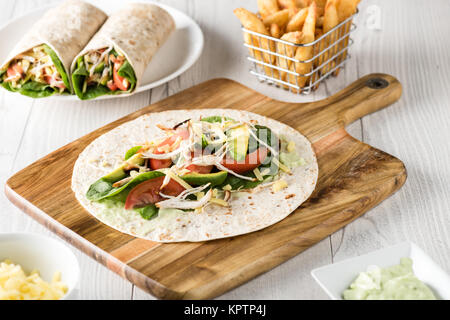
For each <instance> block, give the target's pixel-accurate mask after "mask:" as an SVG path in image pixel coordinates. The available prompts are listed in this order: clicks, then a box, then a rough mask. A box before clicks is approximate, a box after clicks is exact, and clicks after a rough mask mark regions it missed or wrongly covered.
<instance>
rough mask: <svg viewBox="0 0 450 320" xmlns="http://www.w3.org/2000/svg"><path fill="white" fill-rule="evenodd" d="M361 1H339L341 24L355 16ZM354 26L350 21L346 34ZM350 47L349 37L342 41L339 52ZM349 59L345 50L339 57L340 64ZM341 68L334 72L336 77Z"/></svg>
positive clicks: (345, 28)
mask: <svg viewBox="0 0 450 320" xmlns="http://www.w3.org/2000/svg"><path fill="white" fill-rule="evenodd" d="M360 1H361V0H339V1H338V5H337V12H338V18H339V23H341V22H343V21H345V20H347V19H348V18H350V17H351V16H352V15H353V14H355V12H356V8H357V6H358V4H359V2H360ZM351 26H352V21H349V22H347V23H346V24H345V26H344V30H345V31H344V32H345V33H348V32H349V31H350V28H351ZM347 46H348V37H347V38H346V39H344V40H343V41H341V43H340V44H339V46H338V50H339V51H341V50H342V49H344V48H345V47H347ZM346 58H347V50H345V51H344V52H343V53H342V54H341V55H340V57H338V59H337V60H338V64H340V63H341V62H342V61H344V60H345V59H346ZM339 71H340V68H338V69H336V71H334V75H335V76H337V75H338V74H339Z"/></svg>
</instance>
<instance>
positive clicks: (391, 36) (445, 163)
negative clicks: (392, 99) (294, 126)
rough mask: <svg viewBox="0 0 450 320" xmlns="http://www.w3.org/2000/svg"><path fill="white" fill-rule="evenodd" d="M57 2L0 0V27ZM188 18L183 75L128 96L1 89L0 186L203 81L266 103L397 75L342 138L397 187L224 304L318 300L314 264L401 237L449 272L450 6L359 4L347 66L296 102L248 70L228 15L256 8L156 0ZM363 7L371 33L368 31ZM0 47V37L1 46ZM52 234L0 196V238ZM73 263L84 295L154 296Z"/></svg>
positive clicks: (84, 261)
mask: <svg viewBox="0 0 450 320" xmlns="http://www.w3.org/2000/svg"><path fill="white" fill-rule="evenodd" d="M58 2H59V0H51V1H47V0H45V1H44V0H15V1H2V2H1V10H0V22H1V23H4V22H6V21H8V20H9V19H12V18H14V17H17V16H20V15H22V14H23V13H25V12H28V11H31V10H34V9H35V8H38V7H40V6H44V5H47V4H49V3H58ZM161 2H163V3H166V4H168V5H171V6H173V7H176V8H178V9H180V10H182V11H184V12H186V13H187V14H188V15H190V16H191V17H193V18H194V19H195V20H196V21H197V22H198V23H199V25H200V27H201V28H202V30H203V32H204V35H205V40H206V42H205V48H204V52H203V54H202V56H201V58H200V59H199V61H198V62H197V63H196V64H195V65H194V66H193V67H192V68H191V69H190V70H188V71H187V72H186V73H184V74H183V75H181V76H179V77H178V78H176V79H175V80H173V81H170V82H169V83H167V84H165V85H162V86H160V87H158V88H155V89H153V90H151V91H147V92H143V93H140V94H136V95H134V96H132V97H129V98H126V99H117V100H103V101H94V102H69V103H65V102H64V103H62V102H61V101H60V100H59V101H55V100H45V99H43V100H32V99H28V98H25V97H22V96H20V95H17V94H11V93H9V92H6V90H1V91H0V138H1V139H0V141H1V143H0V181H1V183H2V184H3V183H4V182H5V181H6V179H7V178H8V177H9V176H11V175H12V174H13V173H14V172H17V171H18V170H20V169H22V168H24V167H25V166H27V165H29V164H31V163H32V162H33V161H35V160H37V159H39V158H40V157H42V156H44V155H46V154H48V153H49V152H51V151H53V150H55V149H57V148H59V147H61V146H63V145H65V144H67V143H69V142H71V141H72V140H74V139H77V138H78V137H80V136H82V135H84V134H87V133H89V132H90V131H92V130H94V129H96V128H98V127H100V126H103V125H104V124H107V123H109V122H111V121H113V120H116V119H118V118H120V117H122V116H125V115H126V114H129V113H131V112H133V111H136V110H138V109H140V108H142V107H144V106H146V105H148V104H150V103H154V102H156V101H158V100H161V99H163V98H165V97H167V96H168V95H172V94H174V93H177V92H179V91H180V90H183V89H185V88H188V87H191V86H193V85H195V84H198V83H200V82H203V81H205V80H208V79H211V78H217V77H226V78H231V79H234V80H237V81H239V82H241V83H243V84H245V85H246V86H249V87H251V88H253V89H255V90H257V91H259V92H262V93H264V94H266V95H268V96H270V97H272V98H276V99H280V100H287V101H298V102H300V101H306V100H311V99H322V98H324V97H326V96H328V95H330V94H333V93H335V92H337V91H339V90H340V89H343V88H344V87H345V86H347V85H349V84H350V83H351V82H353V81H354V80H356V79H358V78H359V77H361V76H363V75H365V74H367V73H372V72H385V73H390V74H392V75H394V76H396V77H397V78H398V79H399V80H400V81H401V82H402V84H403V89H404V91H403V92H404V93H403V97H402V98H401V100H400V101H399V102H398V103H396V104H395V105H393V106H391V107H389V108H387V109H385V110H382V111H380V112H377V113H375V114H373V115H369V116H366V117H364V118H363V119H362V120H360V121H357V122H356V123H354V124H352V125H351V126H350V127H349V128H348V130H349V132H350V133H351V134H352V135H353V136H355V137H357V138H358V139H361V140H362V141H364V142H367V143H369V144H371V145H373V146H375V147H377V148H380V149H381V150H384V151H386V152H388V153H390V154H392V155H394V156H396V157H398V158H400V159H401V160H403V161H404V163H405V165H406V167H407V170H408V180H407V182H406V184H405V185H404V186H403V188H401V189H400V191H398V192H397V193H396V194H395V195H394V196H392V197H391V198H389V199H387V200H386V201H384V202H383V203H382V204H380V205H379V206H378V207H376V208H374V209H372V210H370V211H369V212H367V213H366V214H365V215H364V216H363V217H361V218H359V219H357V220H356V221H355V222H353V223H351V224H349V225H348V226H347V227H345V228H344V229H342V230H340V231H338V232H336V233H335V234H333V235H332V236H330V237H328V238H326V239H324V240H322V241H321V242H320V243H318V244H316V245H315V246H313V247H312V248H310V249H308V250H306V251H305V252H303V253H302V254H300V255H298V256H296V257H294V258H293V259H291V260H290V261H288V262H286V263H284V264H282V265H280V266H279V267H277V268H275V269H274V270H272V271H270V272H267V273H266V274H264V275H262V276H260V277H258V278H256V279H254V280H252V281H250V282H249V283H247V284H244V285H242V286H241V287H239V288H237V289H235V290H232V291H230V292H228V293H226V294H224V295H223V296H221V297H220V298H224V299H225V298H227V299H234V298H235V299H326V298H327V296H326V295H325V293H324V292H323V291H322V290H321V289H320V288H319V286H318V285H317V284H316V283H315V282H314V280H313V279H312V278H311V276H310V271H311V270H312V269H313V268H315V267H318V266H322V265H325V264H328V263H331V262H335V261H339V260H342V259H346V258H349V257H353V256H356V255H360V254H364V253H367V252H369V251H372V250H375V249H379V248H382V247H385V246H389V245H392V244H395V243H398V242H401V241H403V240H411V241H413V242H415V243H416V244H418V245H419V246H420V247H422V248H423V249H424V250H425V251H426V252H427V253H429V254H430V255H431V257H432V258H433V259H434V260H435V261H436V262H437V263H438V264H439V265H440V266H441V267H443V268H444V270H446V271H447V272H449V273H450V187H449V186H450V161H449V159H450V143H449V139H450V125H449V123H450V90H449V84H450V51H449V49H448V48H450V37H449V36H448V34H449V32H450V22H449V21H448V17H449V16H450V1H448V0H434V1H432V2H431V1H426V0H402V1H382V0H362V4H361V5H360V14H359V16H358V17H357V18H356V23H357V25H358V29H357V30H356V32H355V34H354V40H355V44H354V46H353V47H352V49H351V55H352V59H351V60H350V62H349V63H348V64H347V66H346V68H345V70H344V72H342V73H341V74H340V76H339V77H338V78H335V79H331V80H329V81H328V82H327V83H326V84H325V85H322V86H321V87H320V89H319V90H318V91H317V92H315V93H314V94H313V95H311V96H308V97H304V96H296V95H293V94H290V93H288V92H286V91H284V90H280V89H276V88H274V87H270V86H267V85H265V84H260V83H259V82H258V81H257V80H256V79H254V78H253V77H252V76H251V75H250V74H248V72H247V71H248V68H249V65H248V64H247V62H246V60H245V50H244V48H243V47H242V44H241V39H242V36H241V33H240V29H239V28H240V24H239V22H238V21H237V19H236V18H235V17H234V16H233V14H232V10H233V9H234V8H236V7H240V6H244V7H246V8H247V9H251V10H253V11H256V0H248V1H237V0H233V1H230V0H214V1H212V0H184V1H182V0H165V1H161ZM371 5H376V6H378V7H379V8H380V9H381V29H380V30H373V29H371V28H369V27H368V25H367V24H366V22H367V20H368V17H369V11H368V8H369V7H370V6H371ZM0 42H1V39H0ZM16 231H20V232H36V233H42V234H47V235H51V236H54V235H53V234H51V232H49V231H48V230H46V229H45V228H44V227H42V226H41V225H40V224H38V223H37V222H35V221H34V220H32V219H31V218H29V217H28V216H26V215H25V214H24V213H22V212H21V211H20V210H19V209H17V208H16V207H14V206H13V205H12V204H11V203H10V202H9V201H8V200H7V199H6V198H5V196H4V194H3V193H2V194H0V232H16ZM74 251H75V253H76V255H77V257H78V259H79V261H80V265H81V272H82V278H81V284H80V291H81V292H80V293H81V294H80V297H81V298H83V299H152V297H151V296H150V295H148V294H147V293H145V292H143V291H141V290H140V289H138V288H136V287H135V286H133V285H132V284H131V283H129V282H128V281H126V280H124V279H122V278H120V277H119V276H117V275H116V274H114V273H113V272H111V271H109V270H108V269H106V268H105V267H103V266H102V265H100V264H99V263H97V262H95V261H94V260H92V259H91V258H89V257H87V256H86V255H84V254H83V253H81V252H80V251H78V250H76V249H74Z"/></svg>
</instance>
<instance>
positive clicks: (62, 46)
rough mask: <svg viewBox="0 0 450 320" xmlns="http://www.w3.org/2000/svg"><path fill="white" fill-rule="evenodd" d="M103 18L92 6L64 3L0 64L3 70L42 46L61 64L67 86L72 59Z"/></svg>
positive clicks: (100, 12)
mask: <svg viewBox="0 0 450 320" xmlns="http://www.w3.org/2000/svg"><path fill="white" fill-rule="evenodd" d="M106 18H107V15H106V14H105V13H104V12H103V11H102V10H100V9H98V8H96V7H95V6H93V5H91V4H89V3H86V2H83V1H77V0H68V1H65V2H64V3H62V4H61V5H59V6H57V7H55V8H53V9H50V10H49V11H47V12H46V13H45V14H44V15H43V16H42V18H40V19H39V20H38V21H37V22H36V23H35V24H34V25H33V27H32V28H31V29H30V31H29V32H27V33H26V34H25V35H24V36H23V38H22V39H21V40H20V41H19V43H18V44H17V45H16V46H15V47H14V49H13V50H12V51H11V53H10V54H9V56H8V58H7V59H6V60H5V62H3V64H2V66H1V68H0V69H3V68H4V67H5V66H6V65H7V64H8V63H9V62H10V61H11V60H12V59H14V58H15V57H16V56H18V55H19V54H21V53H24V52H26V51H28V50H31V49H32V48H34V47H36V46H39V45H42V44H46V45H47V46H49V47H50V48H51V49H52V50H53V51H54V52H55V53H56V56H57V58H58V59H59V60H60V62H61V63H62V65H63V67H64V69H65V72H66V75H67V77H68V79H69V80H68V81H69V84H70V76H69V70H70V65H71V63H72V61H73V59H74V57H75V56H76V55H77V54H78V53H79V52H80V51H81V50H82V49H83V47H84V46H85V45H86V44H87V43H88V41H89V39H91V38H92V36H93V35H94V34H95V32H96V31H97V30H98V29H99V28H100V26H101V25H102V24H103V22H104V21H105V20H106Z"/></svg>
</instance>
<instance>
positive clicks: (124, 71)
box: [117, 61, 136, 92]
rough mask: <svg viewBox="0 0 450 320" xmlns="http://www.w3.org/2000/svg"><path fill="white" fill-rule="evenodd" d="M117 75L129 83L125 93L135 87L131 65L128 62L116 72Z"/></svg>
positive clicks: (134, 77) (134, 76)
mask: <svg viewBox="0 0 450 320" xmlns="http://www.w3.org/2000/svg"><path fill="white" fill-rule="evenodd" d="M117 74H118V75H119V76H121V77H123V78H125V79H127V80H128V81H129V82H130V88H129V89H128V91H127V92H131V91H133V89H134V87H135V86H136V75H135V74H134V70H133V67H132V66H131V64H130V63H129V62H128V61H125V62H124V63H123V65H122V66H121V67H120V68H119V70H117Z"/></svg>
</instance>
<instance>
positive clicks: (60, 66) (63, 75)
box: [44, 44, 72, 93]
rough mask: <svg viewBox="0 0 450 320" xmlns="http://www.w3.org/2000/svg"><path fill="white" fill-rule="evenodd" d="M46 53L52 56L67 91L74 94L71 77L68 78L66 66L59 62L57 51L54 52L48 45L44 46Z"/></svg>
mask: <svg viewBox="0 0 450 320" xmlns="http://www.w3.org/2000/svg"><path fill="white" fill-rule="evenodd" d="M44 51H45V53H47V54H48V55H49V56H50V59H52V61H53V64H54V65H55V67H56V70H58V73H59V74H60V75H61V79H62V81H63V82H64V85H65V86H66V90H67V91H69V92H70V93H72V88H71V87H70V82H69V77H68V76H67V72H66V69H65V68H64V65H63V64H62V62H61V60H59V57H58V55H57V54H56V52H55V51H53V49H52V48H50V47H49V46H48V45H46V44H44Z"/></svg>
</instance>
